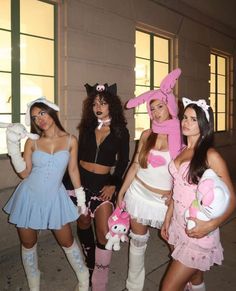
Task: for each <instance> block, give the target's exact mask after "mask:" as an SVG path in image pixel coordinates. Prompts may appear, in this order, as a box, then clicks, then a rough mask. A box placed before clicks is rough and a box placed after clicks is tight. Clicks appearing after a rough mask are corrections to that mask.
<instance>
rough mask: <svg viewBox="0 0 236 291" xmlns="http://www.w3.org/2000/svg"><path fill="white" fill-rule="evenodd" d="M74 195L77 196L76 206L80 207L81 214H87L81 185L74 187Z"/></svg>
mask: <svg viewBox="0 0 236 291" xmlns="http://www.w3.org/2000/svg"><path fill="white" fill-rule="evenodd" d="M75 196H76V198H77V206H78V207H80V209H81V214H84V215H86V214H87V207H86V204H85V192H84V189H83V187H82V186H80V187H79V188H77V189H75Z"/></svg>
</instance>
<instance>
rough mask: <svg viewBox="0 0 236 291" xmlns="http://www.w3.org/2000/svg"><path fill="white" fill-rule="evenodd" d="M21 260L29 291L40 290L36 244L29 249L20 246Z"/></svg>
mask: <svg viewBox="0 0 236 291" xmlns="http://www.w3.org/2000/svg"><path fill="white" fill-rule="evenodd" d="M21 254H22V262H23V266H24V269H25V273H26V277H27V280H28V284H29V288H30V291H40V271H39V269H38V255H37V244H35V245H34V246H33V247H32V248H31V249H26V248H25V247H24V246H22V247H21Z"/></svg>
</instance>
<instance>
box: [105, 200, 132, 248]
mask: <svg viewBox="0 0 236 291" xmlns="http://www.w3.org/2000/svg"><path fill="white" fill-rule="evenodd" d="M124 207H125V203H124V202H122V206H121V208H120V207H116V209H115V210H114V211H113V213H112V215H111V216H110V217H109V219H108V227H109V232H108V233H107V234H106V239H107V240H108V241H107V243H106V246H105V247H106V249H107V250H112V249H113V250H114V251H119V250H120V241H122V242H124V241H128V237H127V233H128V231H129V227H130V215H129V214H128V212H126V211H125V210H124Z"/></svg>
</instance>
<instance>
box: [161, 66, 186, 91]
mask: <svg viewBox="0 0 236 291" xmlns="http://www.w3.org/2000/svg"><path fill="white" fill-rule="evenodd" d="M180 74H181V70H180V69H179V68H177V69H175V70H173V71H172V72H170V73H169V74H168V75H167V76H166V77H165V78H164V79H163V80H162V81H161V85H160V89H161V91H162V92H163V93H165V94H169V93H170V92H171V91H172V89H173V88H174V86H175V84H176V81H177V80H178V78H179V76H180Z"/></svg>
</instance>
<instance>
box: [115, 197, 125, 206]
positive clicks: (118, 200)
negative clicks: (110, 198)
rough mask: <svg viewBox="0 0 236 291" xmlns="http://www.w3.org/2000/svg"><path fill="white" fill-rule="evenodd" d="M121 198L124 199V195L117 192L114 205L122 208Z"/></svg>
mask: <svg viewBox="0 0 236 291" xmlns="http://www.w3.org/2000/svg"><path fill="white" fill-rule="evenodd" d="M123 200H124V196H123V195H119V194H118V197H117V201H116V206H117V207H120V208H122V201H123Z"/></svg>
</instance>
